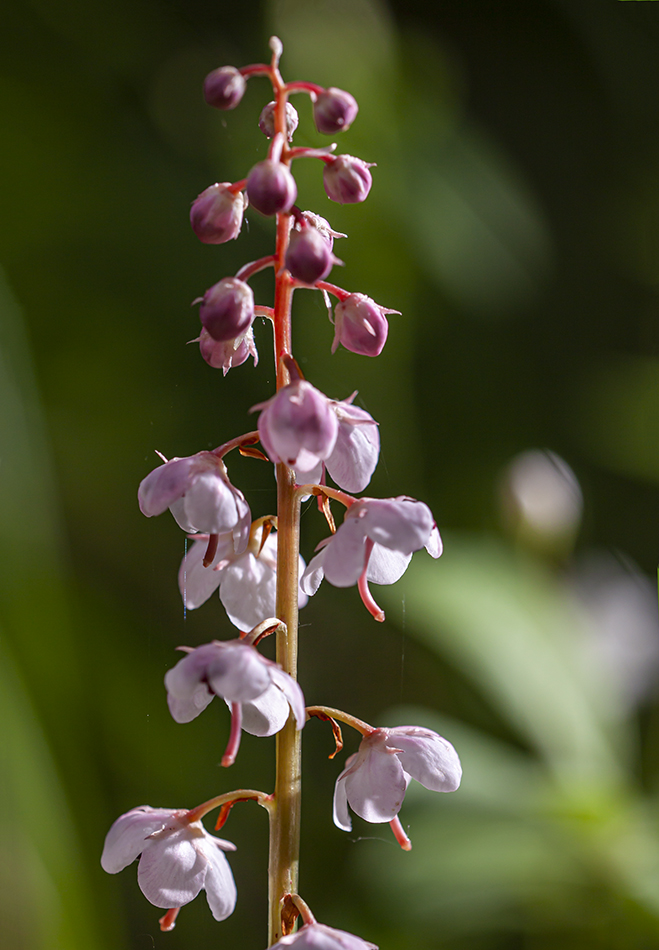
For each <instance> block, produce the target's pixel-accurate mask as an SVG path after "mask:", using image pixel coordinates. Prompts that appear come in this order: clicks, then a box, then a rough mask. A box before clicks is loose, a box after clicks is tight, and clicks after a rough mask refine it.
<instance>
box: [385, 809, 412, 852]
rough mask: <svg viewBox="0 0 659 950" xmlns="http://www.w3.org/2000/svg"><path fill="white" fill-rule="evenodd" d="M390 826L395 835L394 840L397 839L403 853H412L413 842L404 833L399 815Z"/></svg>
mask: <svg viewBox="0 0 659 950" xmlns="http://www.w3.org/2000/svg"><path fill="white" fill-rule="evenodd" d="M389 825H390V827H391V830H392V831H393V833H394V838H395V839H396V841H397V842H398V844H399V845H400V846H401V848H402V849H403V851H411V850H412V842H411V841H410V839H409V838H408V837H407V835H406V834H405V832H404V831H403V826H402V825H401V823H400V818H399V817H398V815H396V817H395V818H394V819H393V821H390V822H389Z"/></svg>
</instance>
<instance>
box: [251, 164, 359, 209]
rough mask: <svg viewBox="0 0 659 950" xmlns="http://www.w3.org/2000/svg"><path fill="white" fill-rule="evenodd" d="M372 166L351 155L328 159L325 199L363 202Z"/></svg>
mask: <svg viewBox="0 0 659 950" xmlns="http://www.w3.org/2000/svg"><path fill="white" fill-rule="evenodd" d="M373 164H374V163H373V162H364V161H362V159H361V158H355V157H354V156H353V155H337V156H336V158H334V157H332V158H331V159H329V160H328V161H327V162H326V164H325V168H324V169H323V184H324V186H325V191H326V193H327V197H328V198H331V199H332V201H336V202H338V203H339V204H342V205H345V204H356V203H357V202H360V201H365V200H366V198H367V197H368V193H369V191H370V190H371V185H372V184H373V178H372V177H371V173H370V171H369V168H372V167H373ZM251 197H252V196H251V195H250V200H251Z"/></svg>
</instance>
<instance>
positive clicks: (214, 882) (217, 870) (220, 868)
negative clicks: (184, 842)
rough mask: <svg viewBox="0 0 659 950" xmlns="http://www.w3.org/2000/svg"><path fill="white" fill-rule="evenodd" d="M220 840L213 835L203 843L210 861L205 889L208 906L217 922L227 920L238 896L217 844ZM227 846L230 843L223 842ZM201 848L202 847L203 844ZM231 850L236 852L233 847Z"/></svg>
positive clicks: (208, 836) (225, 860)
mask: <svg viewBox="0 0 659 950" xmlns="http://www.w3.org/2000/svg"><path fill="white" fill-rule="evenodd" d="M220 840H221V839H219V838H214V837H213V836H212V835H207V836H206V838H205V839H204V841H203V849H204V853H205V855H206V858H207V859H208V868H207V870H206V879H205V881H204V888H205V890H206V899H207V900H208V906H209V907H210V909H211V913H212V914H213V917H214V918H215V920H226V918H227V917H228V916H229V915H230V914H232V913H233V911H234V908H235V906H236V896H237V895H236V885H235V882H234V880H233V874H232V873H231V868H230V867H229V862H228V861H227V859H226V858H225V857H224V855H223V854H222V851H221V850H220V847H221V846H220V845H218V844H217V842H218V841H220ZM227 844H229V842H222V845H224V846H226V845H227ZM199 846H201V842H200V845H198V847H199ZM225 849H226V848H225ZM231 850H235V849H234V848H233V846H232V848H231Z"/></svg>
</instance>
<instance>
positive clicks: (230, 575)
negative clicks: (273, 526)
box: [178, 519, 308, 631]
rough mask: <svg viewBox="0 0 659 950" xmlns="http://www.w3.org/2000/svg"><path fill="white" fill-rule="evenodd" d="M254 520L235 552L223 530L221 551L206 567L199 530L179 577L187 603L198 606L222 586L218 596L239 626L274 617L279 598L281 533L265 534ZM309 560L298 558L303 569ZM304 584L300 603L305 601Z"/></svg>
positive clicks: (203, 540) (204, 539)
mask: <svg viewBox="0 0 659 950" xmlns="http://www.w3.org/2000/svg"><path fill="white" fill-rule="evenodd" d="M262 521H263V519H259V520H258V521H255V522H254V524H253V525H252V529H251V531H250V537H249V541H248V544H247V548H244V549H243V550H242V551H238V552H236V551H235V550H234V547H233V543H232V538H231V535H221V536H220V537H219V538H218V541H217V551H216V553H215V556H214V558H213V560H212V562H211V563H210V565H209V566H208V567H204V557H205V554H206V550H207V545H208V540H209V539H208V537H207V536H200V537H199V538H198V540H195V542H194V544H193V545H192V547H191V548H190V549H189V550H188V552H187V554H186V555H185V557H184V558H183V560H182V561H181V567H180V569H179V575H178V582H179V589H180V591H181V596H182V597H183V603H184V604H185V606H186V607H187V608H188V610H195V609H196V608H197V607H200V606H201V605H202V604H203V603H205V602H206V601H207V600H208V598H209V597H210V596H211V595H212V594H214V593H215V591H216V590H217V589H218V587H219V589H220V600H221V601H222V605H223V607H224V609H225V610H226V612H227V616H228V617H229V620H230V621H231V623H232V624H233V625H234V626H235V627H238V629H239V630H242V631H247V630H251V629H252V628H253V627H255V626H256V625H257V624H259V623H261V621H262V620H264V619H265V618H266V617H274V615H275V613H276V599H277V535H276V534H274V533H273V534H269V535H268V536H267V538H266V539H265V541H263V539H262V537H263V536H262V530H260V528H261V522H262ZM304 568H305V563H304V560H303V558H302V557H300V559H299V572H300V574H302V572H303V571H304ZM307 600H308V598H307V595H306V594H305V593H304V591H303V590H302V589H301V588H300V590H299V601H298V604H299V606H300V607H304V605H305V604H306V603H307Z"/></svg>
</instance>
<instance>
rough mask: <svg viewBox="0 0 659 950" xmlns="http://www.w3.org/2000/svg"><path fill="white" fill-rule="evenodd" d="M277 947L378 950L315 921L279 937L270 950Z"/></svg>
mask: <svg viewBox="0 0 659 950" xmlns="http://www.w3.org/2000/svg"><path fill="white" fill-rule="evenodd" d="M277 947H296V950H378V947H377V946H376V944H374V943H369V942H368V941H367V940H362V939H361V937H355V935H354V934H349V933H347V931H345V930H335V929H334V927H326V926H325V924H318V923H316V922H315V921H314V922H313V923H309V924H305V925H304V926H303V927H300V929H299V930H298V931H297V933H294V934H289V935H288V936H287V937H280V938H279V940H278V941H277V943H275V944H273V945H272V947H271V950H277Z"/></svg>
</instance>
